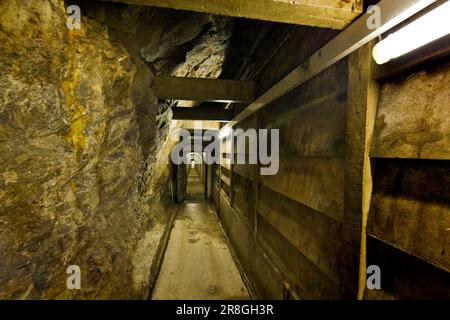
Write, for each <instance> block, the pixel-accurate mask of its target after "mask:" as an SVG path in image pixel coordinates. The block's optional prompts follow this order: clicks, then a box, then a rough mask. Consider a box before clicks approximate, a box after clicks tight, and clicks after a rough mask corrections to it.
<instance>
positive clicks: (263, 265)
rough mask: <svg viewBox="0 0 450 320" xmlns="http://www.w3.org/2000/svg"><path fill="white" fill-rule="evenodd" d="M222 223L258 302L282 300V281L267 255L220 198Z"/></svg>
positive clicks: (243, 222) (226, 202)
mask: <svg viewBox="0 0 450 320" xmlns="http://www.w3.org/2000/svg"><path fill="white" fill-rule="evenodd" d="M220 210H221V213H222V215H221V216H222V223H223V225H224V229H225V231H226V233H227V236H228V237H229V239H230V241H231V243H232V244H233V247H234V249H235V251H236V253H237V256H238V257H239V261H240V264H241V265H242V267H243V269H244V271H245V273H246V276H247V277H248V278H249V279H250V280H251V283H252V285H253V286H254V287H255V289H256V291H257V296H258V298H259V299H276V300H280V299H283V291H284V287H283V279H282V278H281V275H280V273H279V271H278V270H277V269H276V267H275V266H274V265H273V263H272V262H271V261H270V260H269V259H268V257H267V255H266V254H265V253H264V252H263V250H262V249H260V248H259V246H258V245H257V243H256V242H255V241H254V237H253V235H252V233H251V230H249V229H248V227H249V225H248V224H246V223H245V221H244V220H242V218H241V217H240V216H239V215H238V214H237V213H236V212H235V210H233V209H232V208H231V207H230V204H229V202H228V200H227V199H226V198H225V197H223V196H221V197H220Z"/></svg>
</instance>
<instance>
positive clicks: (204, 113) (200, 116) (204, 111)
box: [172, 106, 233, 121]
mask: <svg viewBox="0 0 450 320" xmlns="http://www.w3.org/2000/svg"><path fill="white" fill-rule="evenodd" d="M172 113H173V115H172V119H174V120H211V121H230V120H231V119H232V118H233V111H232V110H226V109H223V108H222V107H220V106H217V107H215V108H213V107H194V108H180V107H178V108H172Z"/></svg>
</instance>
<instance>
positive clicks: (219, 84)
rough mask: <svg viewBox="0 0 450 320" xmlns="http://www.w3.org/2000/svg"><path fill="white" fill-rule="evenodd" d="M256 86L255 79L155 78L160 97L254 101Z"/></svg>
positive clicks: (157, 92)
mask: <svg viewBox="0 0 450 320" xmlns="http://www.w3.org/2000/svg"><path fill="white" fill-rule="evenodd" d="M255 87H256V86H255V82H254V81H236V80H217V79H200V78H180V77H168V76H158V77H156V80H155V93H156V96H157V97H158V98H160V99H177V100H194V101H213V102H237V103H245V102H253V101H254V100H255V97H256V96H255Z"/></svg>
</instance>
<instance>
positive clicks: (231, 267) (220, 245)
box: [152, 170, 250, 300]
mask: <svg viewBox="0 0 450 320" xmlns="http://www.w3.org/2000/svg"><path fill="white" fill-rule="evenodd" d="M192 171H194V170H192ZM180 206H181V207H180V209H179V212H178V216H177V218H176V220H175V224H174V227H173V229H172V233H171V235H170V239H169V243H168V246H167V251H166V254H165V257H164V261H163V264H162V267H161V271H160V274H159V277H158V280H157V282H156V286H155V289H154V291H153V296H152V299H154V300H182V299H183V300H184V299H189V300H215V299H217V300H219V299H220V300H222V299H223V300H234V299H250V297H249V294H248V292H247V289H246V287H245V285H244V283H243V281H242V278H241V276H240V274H239V271H238V269H237V267H236V264H235V263H234V260H233V258H232V256H231V253H230V250H229V248H228V246H227V243H226V240H225V235H224V234H223V230H222V229H221V227H220V225H219V221H218V220H217V217H216V215H215V214H214V212H213V211H212V208H211V206H210V205H209V204H208V203H206V201H200V202H199V201H197V202H195V203H184V204H181V205H180Z"/></svg>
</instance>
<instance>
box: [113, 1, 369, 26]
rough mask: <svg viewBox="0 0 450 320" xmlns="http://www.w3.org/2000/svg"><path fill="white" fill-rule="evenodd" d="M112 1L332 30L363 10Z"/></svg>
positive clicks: (333, 5) (346, 4) (355, 6)
mask: <svg viewBox="0 0 450 320" xmlns="http://www.w3.org/2000/svg"><path fill="white" fill-rule="evenodd" d="M113 1H115V2H125V3H129V4H136V5H147V6H156V7H164V8H172V9H180V10H189V11H197V12H206V13H213V14H220V15H227V16H232V17H242V18H250V19H259V20H267V21H275V22H284V23H293V24H301V25H310V26H317V27H323V28H333V29H342V28H344V27H345V26H347V25H348V24H349V23H350V22H351V21H352V20H353V19H355V18H356V17H357V16H358V15H359V14H360V13H361V12H362V10H363V2H362V1H361V0H314V1H311V0H289V1H288V0H233V1H229V0H214V1H213V0H208V1H199V0H113Z"/></svg>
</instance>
